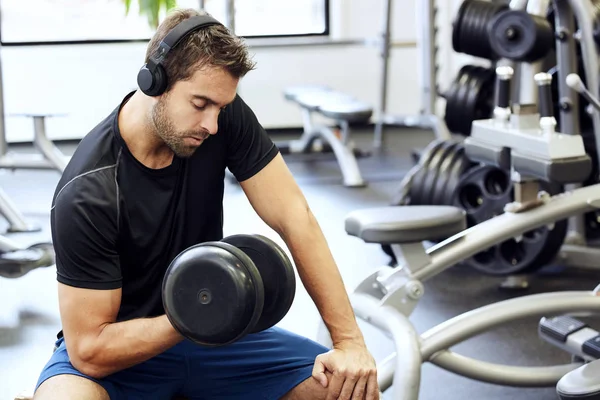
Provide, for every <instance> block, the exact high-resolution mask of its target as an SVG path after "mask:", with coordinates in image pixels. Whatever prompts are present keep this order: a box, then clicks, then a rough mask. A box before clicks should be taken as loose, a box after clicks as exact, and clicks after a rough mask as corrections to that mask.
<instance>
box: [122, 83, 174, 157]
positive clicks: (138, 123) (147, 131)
mask: <svg viewBox="0 0 600 400" xmlns="http://www.w3.org/2000/svg"><path fill="white" fill-rule="evenodd" d="M151 101H152V99H151V98H149V97H147V96H144V95H143V94H142V93H140V92H139V91H138V92H135V93H134V94H133V95H132V96H131V98H130V99H129V100H128V101H127V102H126V103H125V104H124V105H123V107H121V110H120V111H119V117H118V123H119V132H120V134H121V137H122V138H123V141H124V142H125V144H126V145H127V148H128V149H129V151H130V152H131V154H132V155H133V156H134V157H135V158H136V159H137V160H138V161H139V162H140V163H142V164H143V165H145V166H146V167H148V168H153V169H160V168H164V167H167V166H169V165H171V163H172V162H173V152H172V151H171V149H169V148H168V147H167V146H166V145H165V144H164V142H163V141H162V140H161V139H160V137H159V136H158V135H157V134H156V131H155V128H154V126H153V125H152V123H151V121H150V116H149V110H150V109H151V107H152V104H151Z"/></svg>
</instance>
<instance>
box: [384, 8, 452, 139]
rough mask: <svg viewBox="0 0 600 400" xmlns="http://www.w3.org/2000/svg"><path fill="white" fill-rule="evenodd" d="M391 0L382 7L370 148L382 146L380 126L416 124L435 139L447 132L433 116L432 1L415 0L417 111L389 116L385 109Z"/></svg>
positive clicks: (434, 24)
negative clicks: (418, 72) (376, 99)
mask: <svg viewBox="0 0 600 400" xmlns="http://www.w3.org/2000/svg"><path fill="white" fill-rule="evenodd" d="M392 6H393V1H392V0H386V1H385V6H384V18H383V21H384V24H383V31H382V43H381V58H382V62H381V78H380V87H379V104H378V105H377V112H376V115H377V117H376V118H377V120H376V123H375V133H374V140H373V147H374V148H375V149H381V148H382V146H383V133H384V132H383V131H384V126H387V125H390V126H401V127H419V128H422V129H431V130H433V131H434V133H435V135H436V137H437V138H440V139H450V132H449V131H448V128H447V127H446V124H445V123H444V121H443V119H442V118H440V117H439V116H438V115H437V112H436V105H437V100H438V98H439V96H438V79H437V76H438V63H437V56H438V45H437V32H438V27H437V22H436V17H437V4H436V0H418V2H417V7H418V13H417V14H418V15H417V21H420V22H421V21H423V23H422V24H421V29H420V30H419V31H418V37H417V44H418V50H419V58H420V63H419V65H421V66H422V68H423V69H422V71H423V72H422V73H421V75H420V87H421V110H420V113H419V114H418V115H393V114H388V112H387V94H388V85H389V84H388V81H389V62H390V48H391V47H392V46H391V32H392V30H391V14H392Z"/></svg>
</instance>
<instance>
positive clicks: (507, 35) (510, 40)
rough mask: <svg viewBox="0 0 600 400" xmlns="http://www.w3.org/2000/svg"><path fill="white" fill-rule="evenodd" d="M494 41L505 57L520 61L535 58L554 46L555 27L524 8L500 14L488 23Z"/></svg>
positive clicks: (496, 47)
mask: <svg viewBox="0 0 600 400" xmlns="http://www.w3.org/2000/svg"><path fill="white" fill-rule="evenodd" d="M488 34H489V38H490V39H489V40H490V45H491V47H492V49H493V50H494V52H495V53H496V54H498V55H499V56H501V57H504V58H507V59H510V60H513V61H520V62H535V61H538V60H540V59H542V58H543V57H545V56H546V54H548V52H550V50H552V49H553V47H554V31H553V29H552V26H551V25H550V23H549V22H548V21H547V20H546V19H545V18H542V17H538V16H535V15H531V14H529V13H527V11H523V10H510V11H505V12H502V13H500V14H497V15H496V16H494V18H492V19H491V20H490V23H489V25H488Z"/></svg>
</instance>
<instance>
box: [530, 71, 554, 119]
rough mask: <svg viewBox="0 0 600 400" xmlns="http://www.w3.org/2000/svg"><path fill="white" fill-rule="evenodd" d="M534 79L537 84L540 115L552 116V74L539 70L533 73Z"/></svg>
mask: <svg viewBox="0 0 600 400" xmlns="http://www.w3.org/2000/svg"><path fill="white" fill-rule="evenodd" d="M534 79H535V82H536V83H537V85H538V97H539V99H538V111H539V113H540V117H542V118H544V117H554V105H553V103H552V75H550V74H548V73H546V72H541V73H539V74H535V78H534Z"/></svg>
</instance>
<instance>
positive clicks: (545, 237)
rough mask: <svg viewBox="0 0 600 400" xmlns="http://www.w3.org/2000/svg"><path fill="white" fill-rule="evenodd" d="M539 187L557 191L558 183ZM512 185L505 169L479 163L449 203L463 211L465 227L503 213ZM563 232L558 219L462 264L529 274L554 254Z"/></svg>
mask: <svg viewBox="0 0 600 400" xmlns="http://www.w3.org/2000/svg"><path fill="white" fill-rule="evenodd" d="M540 186H541V189H542V190H545V191H547V192H548V193H549V194H551V195H553V194H557V193H559V192H560V191H561V190H562V189H561V188H560V187H559V185H551V184H548V183H545V182H541V183H540ZM513 196H514V194H513V184H512V182H511V180H510V176H509V174H508V172H507V171H504V170H502V169H500V168H497V167H493V166H488V165H481V166H478V167H476V168H472V169H471V170H469V171H468V172H467V173H466V174H464V175H463V176H462V177H461V179H460V183H459V184H458V185H457V187H456V190H455V191H454V193H453V195H452V200H453V205H454V206H456V207H460V208H463V209H464V210H465V211H466V213H467V223H468V226H469V227H471V226H474V225H477V224H479V223H481V222H484V221H486V220H488V219H490V218H493V217H494V216H497V215H500V214H502V213H503V212H504V206H505V205H506V204H507V203H509V202H511V201H513ZM566 234H567V221H566V220H563V221H558V222H556V223H555V224H554V226H553V228H552V229H549V228H548V227H545V226H544V227H541V228H538V229H534V230H532V231H529V232H526V233H525V234H523V237H522V238H520V239H519V240H515V239H509V240H507V241H504V242H502V243H499V244H497V245H495V246H492V247H490V248H489V249H487V250H485V251H482V252H480V253H478V254H476V255H474V256H473V257H470V258H468V259H466V260H464V261H463V263H464V264H465V265H467V266H469V267H471V268H474V269H476V270H478V271H480V272H484V273H486V274H490V275H511V274H518V273H529V272H533V271H536V270H538V269H539V268H542V267H544V266H545V265H546V264H547V263H549V262H550V261H552V259H553V258H554V257H555V256H556V254H557V253H558V251H559V249H560V247H561V245H562V243H563V241H564V239H565V236H566Z"/></svg>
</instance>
